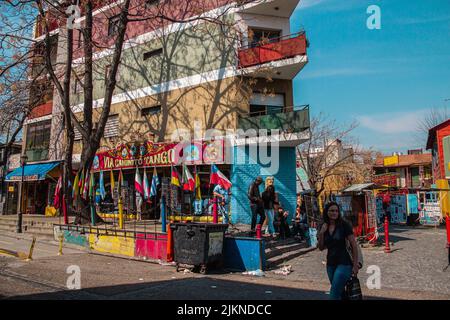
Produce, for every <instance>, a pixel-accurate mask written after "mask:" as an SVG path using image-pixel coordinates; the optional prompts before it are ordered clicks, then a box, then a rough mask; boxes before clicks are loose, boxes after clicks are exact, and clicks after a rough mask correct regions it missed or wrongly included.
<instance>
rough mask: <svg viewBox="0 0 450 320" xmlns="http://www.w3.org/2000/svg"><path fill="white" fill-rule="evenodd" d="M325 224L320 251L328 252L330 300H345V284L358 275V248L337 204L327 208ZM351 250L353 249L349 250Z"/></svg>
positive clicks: (319, 237)
mask: <svg viewBox="0 0 450 320" xmlns="http://www.w3.org/2000/svg"><path fill="white" fill-rule="evenodd" d="M323 219H324V224H323V225H322V229H321V230H320V232H319V234H318V236H317V237H318V240H319V250H320V251H323V250H325V249H327V250H328V252H327V274H328V278H329V279H330V283H331V290H330V299H332V300H341V299H342V298H343V294H344V290H345V284H346V283H347V281H348V280H349V279H350V278H351V276H352V274H353V275H355V276H356V275H357V274H358V271H359V265H358V248H357V244H356V240H355V236H354V235H353V230H352V226H351V225H350V224H349V223H348V222H346V221H345V220H344V219H342V216H341V211H340V207H339V205H338V204H337V203H336V202H330V203H328V204H327V205H326V206H325V209H324V213H323ZM348 248H351V249H348Z"/></svg>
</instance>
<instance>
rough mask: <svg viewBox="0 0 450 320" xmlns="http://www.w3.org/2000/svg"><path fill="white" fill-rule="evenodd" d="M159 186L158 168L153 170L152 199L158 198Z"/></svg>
mask: <svg viewBox="0 0 450 320" xmlns="http://www.w3.org/2000/svg"><path fill="white" fill-rule="evenodd" d="M158 185H159V178H158V173H157V172H156V167H155V168H154V169H153V177H152V188H151V190H150V197H156V194H157V187H158Z"/></svg>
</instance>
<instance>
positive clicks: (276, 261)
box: [266, 247, 316, 269]
mask: <svg viewBox="0 0 450 320" xmlns="http://www.w3.org/2000/svg"><path fill="white" fill-rule="evenodd" d="M315 249H316V248H315V247H309V248H306V247H304V248H300V249H297V250H293V251H289V252H286V253H283V254H282V255H277V256H274V257H271V258H269V259H267V260H266V267H267V268H268V269H274V268H277V267H278V266H280V265H281V264H286V263H288V262H289V260H292V259H294V258H297V257H299V256H301V255H303V254H306V253H308V252H310V251H313V250H315Z"/></svg>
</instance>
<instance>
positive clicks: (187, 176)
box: [183, 164, 195, 191]
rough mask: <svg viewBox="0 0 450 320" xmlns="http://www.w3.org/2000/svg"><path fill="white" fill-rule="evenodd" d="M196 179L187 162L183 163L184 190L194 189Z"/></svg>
mask: <svg viewBox="0 0 450 320" xmlns="http://www.w3.org/2000/svg"><path fill="white" fill-rule="evenodd" d="M194 189H195V180H194V177H193V176H192V174H191V173H190V172H189V169H188V167H187V165H186V164H183V190H186V191H194Z"/></svg>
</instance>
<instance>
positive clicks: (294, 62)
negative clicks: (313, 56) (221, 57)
mask: <svg viewBox="0 0 450 320" xmlns="http://www.w3.org/2000/svg"><path fill="white" fill-rule="evenodd" d="M307 47H308V43H307V40H306V35H305V33H304V32H303V31H302V32H299V33H295V34H292V35H288V36H284V37H280V38H276V39H271V40H269V41H268V43H263V44H259V45H256V46H246V47H242V48H240V49H239V51H238V59H239V68H241V69H245V71H244V74H245V73H251V74H253V73H260V72H266V70H267V69H269V70H271V71H272V73H274V75H273V76H272V77H273V78H278V79H293V78H294V77H295V76H296V75H297V73H298V72H300V70H301V69H302V68H303V67H304V65H305V64H306V63H307V57H306V48H307Z"/></svg>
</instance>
